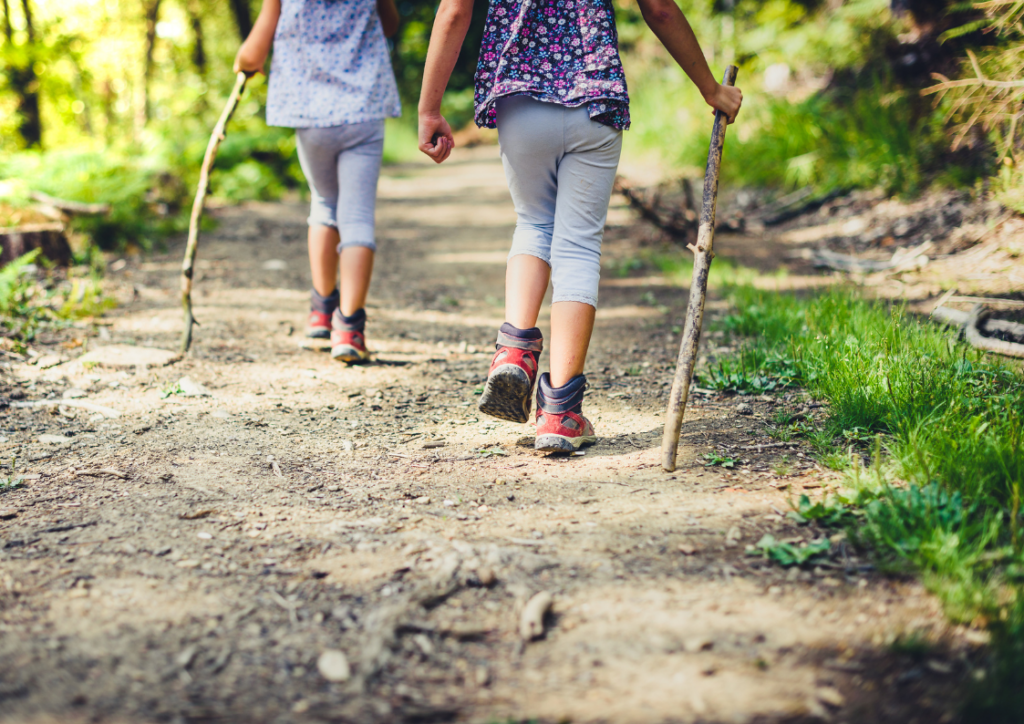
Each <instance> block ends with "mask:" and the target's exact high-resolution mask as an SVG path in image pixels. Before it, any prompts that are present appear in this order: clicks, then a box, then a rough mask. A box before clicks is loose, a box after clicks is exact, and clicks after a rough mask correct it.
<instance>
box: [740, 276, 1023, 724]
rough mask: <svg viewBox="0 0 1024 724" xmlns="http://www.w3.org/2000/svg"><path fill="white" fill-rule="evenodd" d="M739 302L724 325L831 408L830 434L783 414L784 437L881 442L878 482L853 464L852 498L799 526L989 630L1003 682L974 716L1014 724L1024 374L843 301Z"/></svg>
mask: <svg viewBox="0 0 1024 724" xmlns="http://www.w3.org/2000/svg"><path fill="white" fill-rule="evenodd" d="M732 301H733V303H734V305H735V307H736V309H737V310H738V311H737V312H736V313H735V314H733V315H732V316H731V317H730V318H729V319H727V320H726V322H725V326H726V327H728V328H729V329H731V330H732V331H734V332H737V333H739V332H743V333H746V334H757V335H758V341H759V343H760V344H761V345H762V346H763V347H764V348H765V350H766V352H765V354H764V356H763V359H768V358H769V354H770V353H777V354H780V355H782V356H785V357H787V358H789V359H792V360H793V364H794V366H795V368H796V369H797V371H798V373H799V377H798V379H799V380H801V383H802V384H803V385H804V386H805V387H806V388H807V389H808V391H809V392H810V393H812V394H813V396H814V397H815V398H816V399H822V400H825V401H827V403H828V405H827V408H826V409H827V417H826V419H825V420H824V422H823V423H822V424H820V425H811V424H809V423H806V422H800V421H794V419H793V418H792V417H791V416H789V415H788V414H786V413H778V414H777V415H776V417H775V419H774V420H773V422H774V423H775V429H776V430H782V431H784V433H783V434H793V435H800V436H803V437H806V438H807V439H809V440H811V442H812V444H814V445H815V447H816V448H817V449H818V451H819V454H833V455H838V454H839V452H840V450H841V449H840V448H839V447H838V445H837V442H838V444H841V445H844V446H848V447H849V448H850V449H851V450H853V449H858V448H859V449H861V450H863V449H865V448H867V446H868V445H869V444H871V442H872V441H873V442H874V464H873V466H872V467H871V468H870V469H868V470H866V469H864V468H863V467H862V466H861V464H860V462H859V461H857V460H856V459H854V458H851V456H850V455H849V453H847V455H846V458H847V460H849V461H850V463H849V465H848V466H847V467H848V471H847V473H846V476H847V481H848V483H849V484H850V486H851V489H852V491H853V492H852V493H851V494H849V495H839V496H833V497H832V498H830V499H828V500H825V501H819V502H815V503H812V502H811V501H810V500H809V499H808V498H806V497H802V498H801V499H800V502H799V504H798V506H797V508H796V510H795V511H794V513H793V514H792V515H793V516H794V517H795V518H796V519H798V520H799V521H801V522H805V523H808V524H812V523H813V524H815V525H821V526H824V527H841V528H845V529H846V531H847V534H848V536H849V537H850V539H851V541H853V542H854V543H856V544H857V545H859V546H862V547H864V548H867V549H869V550H871V551H873V552H874V554H875V557H876V559H877V561H878V563H879V565H880V566H882V567H883V568H885V569H887V570H900V571H904V570H911V571H918V572H920V573H921V574H922V576H923V578H924V581H925V583H926V584H927V585H928V586H929V587H930V588H931V589H932V590H933V591H935V592H936V593H937V594H938V595H939V597H940V598H941V599H942V601H943V602H944V604H945V606H946V609H947V611H948V613H949V615H950V616H952V617H953V618H954V619H956V620H960V621H973V620H978V619H979V617H980V618H981V620H987V621H989V622H990V624H989V628H990V631H991V632H992V635H993V641H994V652H995V654H996V659H995V660H994V663H993V667H994V673H993V676H994V680H991V681H990V680H988V679H986V683H985V686H984V687H983V688H982V689H980V690H979V691H978V692H977V694H976V695H975V699H974V700H972V704H971V706H972V707H973V709H972V711H973V710H974V709H977V711H978V712H985V713H986V716H989V715H990V716H992V717H993V718H990V719H984V718H978V719H972V720H974V721H1011V720H1012V719H1009V718H1007V716H1008V715H1007V714H1006V712H1009V711H1012V710H1013V709H1012V705H1013V704H1014V703H1020V697H1019V696H1018V695H1017V694H1016V693H1015V692H1017V691H1019V690H1020V688H1021V685H1022V684H1024V674H1022V673H1021V671H1022V669H1021V664H1022V663H1024V623H1022V622H1024V600H1022V599H1024V596H1022V588H1021V584H1022V583H1024V538H1022V532H1024V531H1022V526H1021V489H1022V487H1024V374H1022V372H1021V370H1020V369H1019V368H1014V367H1012V366H1010V365H1008V364H1005V363H1003V362H1002V361H999V360H995V359H991V358H987V357H985V356H983V355H982V354H980V353H979V352H977V351H975V350H972V349H970V348H969V347H967V346H965V345H963V344H961V343H957V342H954V341H952V340H951V338H950V337H949V336H948V334H947V333H946V332H945V330H942V329H939V328H938V327H936V326H933V325H930V324H928V323H927V322H921V321H918V320H916V319H914V318H912V317H910V316H908V315H907V314H906V313H905V312H904V310H902V309H901V308H899V307H888V306H886V305H884V304H883V303H880V302H872V301H865V300H863V299H860V298H858V297H857V296H856V295H854V294H853V293H852V292H850V291H847V290H833V291H829V292H827V293H825V294H822V295H820V296H818V297H815V298H811V299H808V298H800V297H796V296H793V295H778V296H774V297H772V298H769V297H768V294H766V293H765V292H761V291H758V290H756V289H753V288H750V287H739V288H736V289H735V290H734V292H733V299H732ZM756 373H757V372H756V371H754V374H756ZM883 452H884V453H885V454H884V455H883ZM769 543H771V545H769ZM762 548H763V549H764V550H766V551H767V550H772V551H774V550H776V549H775V547H774V543H773V542H766V545H765V546H762ZM788 553H790V552H789V551H786V552H785V553H778V554H776V555H775V556H773V559H775V560H780V559H781V558H784V557H785V555H786V554H788ZM786 560H789V559H788V558H787V559H786ZM993 712H994V713H993ZM978 716H981V715H978ZM999 717H1002V718H999Z"/></svg>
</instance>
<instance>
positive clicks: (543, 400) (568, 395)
mask: <svg viewBox="0 0 1024 724" xmlns="http://www.w3.org/2000/svg"><path fill="white" fill-rule="evenodd" d="M586 389H587V378H586V377H584V376H583V375H577V376H576V377H573V378H572V379H571V380H569V381H568V382H567V383H566V384H565V385H564V386H563V387H558V388H554V387H552V386H551V377H550V376H549V375H548V373H547V372H545V373H544V374H543V375H541V377H540V383H539V384H538V385H537V438H536V440H534V443H533V447H534V449H536V450H542V451H544V452H574V451H576V450H579V449H580V448H581V447H582V446H583V445H593V444H594V443H595V442H597V435H595V434H594V426H593V425H591V424H590V420H588V419H587V418H585V417H584V416H583V392H584V391H585V390H586Z"/></svg>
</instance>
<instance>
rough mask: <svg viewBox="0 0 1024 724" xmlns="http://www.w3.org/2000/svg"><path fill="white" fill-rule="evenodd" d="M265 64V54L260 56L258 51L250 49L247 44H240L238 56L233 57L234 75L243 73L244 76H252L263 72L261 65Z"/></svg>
mask: <svg viewBox="0 0 1024 724" xmlns="http://www.w3.org/2000/svg"><path fill="white" fill-rule="evenodd" d="M266 62H267V54H266V53H263V54H262V55H261V54H260V53H259V51H258V50H256V49H255V48H252V47H251V46H250V45H249V42H248V41H246V42H244V43H242V47H241V48H239V49H238V55H236V56H235V65H234V71H235V73H245V74H246V75H249V76H251V75H254V74H255V73H262V72H263V64H264V63H266Z"/></svg>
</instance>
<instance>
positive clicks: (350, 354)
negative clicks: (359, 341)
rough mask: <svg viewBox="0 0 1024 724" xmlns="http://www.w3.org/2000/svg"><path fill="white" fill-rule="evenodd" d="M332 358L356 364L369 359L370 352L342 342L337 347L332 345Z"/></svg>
mask: <svg viewBox="0 0 1024 724" xmlns="http://www.w3.org/2000/svg"><path fill="white" fill-rule="evenodd" d="M331 358H332V359H336V360H338V361H339V362H345V363H346V364H350V365H354V364H360V363H362V362H366V361H367V360H369V359H370V353H369V352H363V351H362V350H359V349H356V348H355V347H353V346H351V345H348V344H341V345H338V346H337V347H331Z"/></svg>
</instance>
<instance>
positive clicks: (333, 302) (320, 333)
mask: <svg viewBox="0 0 1024 724" xmlns="http://www.w3.org/2000/svg"><path fill="white" fill-rule="evenodd" d="M340 299H341V296H340V294H339V292H338V290H337V289H335V290H334V291H333V292H331V293H330V294H329V295H328V296H326V297H324V296H321V295H320V294H318V293H317V291H316V289H310V290H309V321H308V322H307V323H306V336H307V337H309V338H310V339H327V338H329V337H330V336H331V315H332V314H334V312H335V310H336V309H337V308H338V303H339V301H340Z"/></svg>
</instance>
